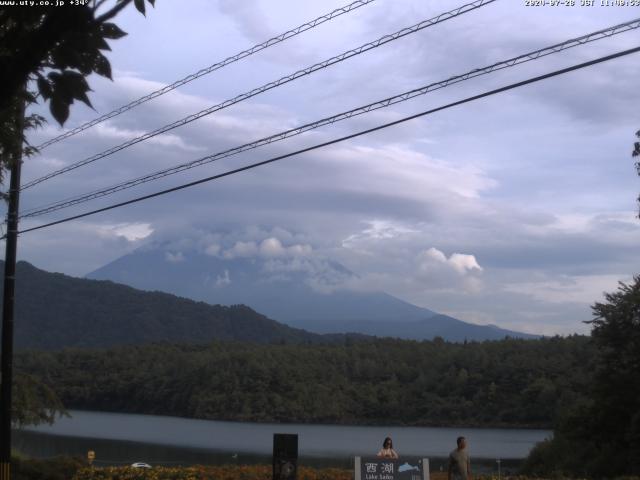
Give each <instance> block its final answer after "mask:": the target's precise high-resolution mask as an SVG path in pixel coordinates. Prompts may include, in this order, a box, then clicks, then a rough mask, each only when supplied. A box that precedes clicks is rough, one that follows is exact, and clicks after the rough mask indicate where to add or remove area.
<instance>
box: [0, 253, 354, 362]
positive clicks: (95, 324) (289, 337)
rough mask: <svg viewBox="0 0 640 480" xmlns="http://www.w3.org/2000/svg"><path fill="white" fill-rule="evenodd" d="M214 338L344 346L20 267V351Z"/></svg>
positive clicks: (240, 313) (158, 296) (271, 324)
mask: <svg viewBox="0 0 640 480" xmlns="http://www.w3.org/2000/svg"><path fill="white" fill-rule="evenodd" d="M3 265H4V262H1V261H0V266H3ZM1 283H2V280H1V279H0V285H1ZM214 339H217V340H237V341H252V342H260V343H270V342H287V343H319V342H328V341H335V340H340V341H343V340H344V338H339V336H336V337H323V336H320V335H316V334H313V333H309V332H305V331H303V330H299V329H295V328H291V327H289V326H287V325H283V324H281V323H278V322H276V321H273V320H270V319H268V318H267V317H265V316H264V315H261V314H259V313H257V312H255V311H253V310H251V309H250V308H248V307H246V306H243V305H234V306H230V307H225V306H220V305H208V304H206V303H203V302H195V301H193V300H189V299H186V298H180V297H176V296H174V295H171V294H168V293H161V292H141V291H139V290H135V289H134V288H131V287H128V286H125V285H118V284H115V283H113V282H110V281H97V280H87V279H81V278H73V277H69V276H67V275H62V274H59V273H49V272H45V271H43V270H39V269H37V268H36V267H34V266H33V265H31V264H29V263H27V262H18V265H17V279H16V322H15V345H16V347H17V348H36V349H57V348H62V347H108V346H113V345H125V344H142V343H149V342H163V341H167V342H196V343H203V342H209V341H211V340H214Z"/></svg>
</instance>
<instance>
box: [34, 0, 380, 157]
mask: <svg viewBox="0 0 640 480" xmlns="http://www.w3.org/2000/svg"><path fill="white" fill-rule="evenodd" d="M372 2H375V0H357V1H355V2H353V3H350V4H349V5H345V6H344V7H340V8H336V9H335V10H333V11H331V12H329V13H326V14H324V15H321V16H319V17H318V18H315V19H313V20H311V21H309V22H306V23H303V24H302V25H300V26H298V27H296V28H293V29H291V30H288V31H286V32H284V33H281V34H280V35H278V36H275V37H273V38H270V39H269V40H267V41H266V42H262V43H259V44H258V45H254V46H253V47H251V48H249V49H247V50H243V51H242V52H240V53H236V54H235V55H232V56H230V57H227V58H225V59H224V60H222V61H220V62H217V63H214V64H213V65H209V66H208V67H206V68H203V69H202V70H198V71H197V72H195V73H192V74H191V75H187V76H186V77H184V78H182V79H180V80H177V81H175V82H173V83H172V84H170V85H166V86H164V87H162V88H160V89H158V90H156V91H154V92H151V93H149V94H148V95H145V96H144V97H140V98H138V99H137V100H134V101H133V102H130V103H128V104H126V105H123V106H121V107H119V108H116V109H115V110H113V111H111V112H109V113H106V114H104V115H102V116H100V117H97V118H95V119H93V120H91V121H89V122H87V123H84V124H82V125H80V126H78V127H75V128H73V129H71V130H69V131H67V132H64V133H63V134H61V135H58V136H57V137H54V138H52V139H50V140H47V141H46V142H44V143H42V144H41V145H38V146H37V148H38V150H42V149H44V148H46V147H48V146H49V145H53V144H54V143H57V142H59V141H61V140H64V139H66V138H69V137H71V136H73V135H76V134H78V133H80V132H82V131H84V130H87V129H88V128H91V127H93V126H94V125H97V124H99V123H102V122H104V121H105V120H109V119H110V118H113V117H116V116H118V115H120V114H122V113H124V112H126V111H128V110H131V109H132V108H135V107H137V106H138V105H142V104H143V103H146V102H148V101H149V100H153V99H154V98H157V97H159V96H161V95H164V94H165V93H168V92H170V91H172V90H175V89H176V88H178V87H181V86H182V85H185V84H187V83H189V82H192V81H193V80H195V79H197V78H200V77H202V76H204V75H208V74H209V73H212V72H215V71H216V70H219V69H221V68H223V67H226V66H227V65H230V64H232V63H235V62H237V61H239V60H242V59H243V58H246V57H249V56H251V55H253V54H254V53H258V52H260V51H262V50H264V49H266V48H269V47H272V46H273V45H277V44H278V43H282V42H284V41H285V40H288V39H289V38H292V37H295V36H296V35H299V34H301V33H303V32H306V31H307V30H311V29H312V28H315V27H317V26H318V25H322V24H323V23H325V22H328V21H329V20H333V19H334V18H336V17H339V16H341V15H344V14H345V13H349V12H352V11H353V10H356V9H358V8H360V7H362V6H364V5H368V4H369V3H372Z"/></svg>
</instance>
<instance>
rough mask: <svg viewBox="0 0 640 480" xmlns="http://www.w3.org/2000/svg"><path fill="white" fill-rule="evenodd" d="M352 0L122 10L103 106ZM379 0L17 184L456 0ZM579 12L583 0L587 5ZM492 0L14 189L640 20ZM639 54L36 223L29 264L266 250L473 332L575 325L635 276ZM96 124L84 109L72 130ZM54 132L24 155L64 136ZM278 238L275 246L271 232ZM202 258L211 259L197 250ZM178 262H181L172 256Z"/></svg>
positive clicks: (144, 165) (148, 166) (475, 83)
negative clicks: (174, 243) (155, 246)
mask: <svg viewBox="0 0 640 480" xmlns="http://www.w3.org/2000/svg"><path fill="white" fill-rule="evenodd" d="M346 3H347V2H346V1H344V0H342V1H338V0H323V1H319V0H315V1H305V2H299V1H293V0H242V1H238V0H188V1H180V2H177V1H170V0H158V1H157V5H156V8H155V9H154V10H151V11H149V12H148V14H147V17H146V18H144V17H143V16H141V15H140V14H138V13H137V12H136V11H135V10H133V9H130V11H128V12H125V13H124V14H123V15H122V16H121V17H119V19H118V23H119V24H120V25H121V26H122V28H123V29H124V30H125V31H127V32H129V36H127V37H125V38H123V39H121V40H118V41H114V42H112V48H113V51H112V52H111V53H110V55H109V58H110V60H111V64H112V67H113V69H114V82H109V81H107V80H104V79H100V78H91V79H90V83H91V85H92V87H93V90H94V92H93V93H92V95H91V99H92V101H93V104H94V107H95V109H96V111H97V112H98V113H100V114H102V113H106V112H108V111H110V110H112V109H113V108H116V107H118V106H120V105H122V104H124V103H127V102H129V101H132V100H134V99H136V98H138V97H140V96H142V95H145V94H147V93H149V92H151V91H153V90H156V89H158V88H160V87H162V86H164V85H166V84H169V83H171V82H173V81H175V80H177V79H179V78H182V77H184V76H186V75H188V74H190V73H192V72H195V71H197V70H199V69H201V68H203V67H205V66H208V65H210V64H213V63H216V62H217V61H219V60H222V59H224V58H226V57H227V56H230V55H233V54H235V53H237V52H239V51H241V50H243V49H246V48H248V47H251V46H252V45H254V44H256V43H259V42H262V41H264V40H266V39H268V38H270V37H272V36H274V35H277V34H279V33H281V32H284V31H286V30H288V29H289V28H292V27H295V26H297V25H299V24H302V23H304V22H305V21H307V20H310V19H312V18H315V17H317V16H319V15H321V14H324V13H327V12H329V11H331V10H332V9H334V8H337V7H339V6H342V5H345V4H346ZM462 3H463V2H456V1H452V0H435V1H428V2H427V1H424V0H376V1H375V2H373V3H371V4H370V5H367V6H365V7H362V8H360V9H358V10H355V11H354V12H352V13H350V14H348V15H344V16H341V17H339V18H337V19H335V20H334V21H332V22H329V23H326V24H324V25H321V26H319V27H317V28H316V29H314V30H312V31H309V32H306V33H304V34H302V35H300V36H297V37H295V38H293V39H290V40H288V41H286V42H284V43H282V44H280V45H277V46H274V47H272V48H269V49H268V50H266V51H263V52H261V53H258V54H256V55H254V56H252V57H250V58H248V59H245V60H242V61H241V62H237V63H235V64H233V65H231V66H229V67H227V68H224V69H222V70H220V71H218V72H215V73H213V74H211V75H207V76H204V77H202V78H200V79H198V80H196V81H194V82H191V83H190V84H188V85H186V86H184V87H182V88H180V89H179V90H177V91H174V92H172V93H170V94H167V95H164V96H162V97H160V98H158V99H155V100H153V101H152V102H149V103H148V104H145V105H144V106H142V107H139V108H137V109H135V110H132V111H130V112H128V113H126V114H124V115H121V116H119V117H117V118H114V119H112V120H110V121H108V122H106V123H103V124H101V125H100V126H97V127H94V128H93V129H91V130H88V131H86V132H84V133H82V134H80V135H77V136H75V137H73V138H71V139H68V140H66V141H64V142H60V143H58V144H56V145H54V146H51V147H49V148H47V149H45V150H43V152H42V154H41V155H40V156H38V157H36V158H33V159H30V160H29V161H28V162H27V163H26V164H25V166H24V170H23V183H24V182H25V181H28V180H30V179H34V178H36V177H39V176H41V175H43V174H45V173H48V172H50V171H52V170H55V169H57V168H60V167H62V166H64V165H67V164H69V163H72V162H75V161H78V160H81V159H83V158H86V157H88V156H90V155H92V154H94V153H98V152H101V151H103V150H105V149H107V148H109V147H111V146H113V145H117V144H119V143H122V142H124V141H126V140H128V139H130V138H132V137H134V136H136V135H140V134H142V133H144V132H147V131H150V130H153V129H156V128H158V127H160V126H162V125H164V124H167V123H171V122H173V121H175V120H177V119H179V118H182V117H184V116H186V115H189V114H192V113H195V112H197V111H200V110H202V109H204V108H207V107H209V106H211V105H215V104H217V103H220V102H222V101H224V100H226V99H229V98H232V97H234V96H236V95H238V94H241V93H244V92H247V91H249V90H251V89H253V88H255V87H259V86H261V85H263V84H265V83H268V82H270V81H272V80H275V79H278V78H280V77H282V76H284V75H287V74H290V73H293V72H295V71H296V70H299V69H301V68H304V67H307V66H310V65H312V64H314V63H316V62H320V61H322V60H324V59H326V58H329V57H332V56H334V55H337V54H340V53H342V52H343V51H346V50H349V49H351V48H354V47H357V46H360V45H362V44H364V43H366V42H369V41H372V40H375V39H377V38H379V37H381V36H383V35H385V34H389V33H393V32H395V31H397V30H399V29H401V28H403V27H407V26H411V25H413V24H416V23H417V22H419V21H421V20H424V19H428V18H431V17H433V16H435V15H437V14H439V13H442V12H445V11H448V10H450V9H453V8H455V7H457V6H459V5H461V4H462ZM577 3H578V4H580V1H579V0H578V1H577ZM595 3H596V5H594V6H592V7H581V6H579V5H577V6H575V7H567V6H561V7H552V6H545V7H529V6H526V5H525V1H524V0H499V1H496V2H494V3H492V4H489V5H487V6H485V7H482V8H480V9H478V10H476V11H473V12H470V13H467V14H465V15H462V16H460V17H458V18H455V19H451V20H448V21H446V22H444V23H442V24H439V25H435V26H432V27H430V28H427V29H424V30H422V31H420V32H418V33H415V34H412V35H409V36H407V37H405V38H402V39H399V40H397V41H394V42H391V43H389V44H387V45H384V46H381V47H380V48H377V49H374V50H372V51H370V52H367V53H364V54H362V55H359V56H357V57H355V58H352V59H349V60H347V61H345V62H342V63H340V64H337V65H334V66H332V67H329V68H327V69H324V70H322V71H320V72H317V73H314V74H313V75H310V76H306V77H303V78H300V79H298V80H296V81H295V82H291V83H289V84H287V85H284V86H282V87H280V88H277V89H274V90H271V91H269V92H267V93H264V94H262V95H259V96H256V97H254V98H252V99H250V100H248V101H244V102H241V103H239V104H237V105H234V106H232V107H229V108H227V109H224V110H222V111H220V112H217V113H215V114H213V115H210V116H207V117H205V118H203V119H201V120H199V121H197V122H194V123H191V124H190V125H188V126H185V127H181V128H179V129H176V130H173V131H172V132H170V133H167V134H164V135H162V136H160V137H157V138H156V139H154V140H152V141H148V142H144V143H141V144H138V145H136V146H134V147H131V148H129V149H126V150H124V151H121V152H119V153H117V154H115V155H113V156H111V157H108V158H105V159H103V160H101V161H99V162H96V163H95V164H93V165H91V166H87V167H84V168H81V169H78V170H76V171H74V172H71V173H69V174H66V175H62V176H60V177H57V178H55V179H53V180H51V181H48V182H46V183H43V184H41V185H38V186H37V187H34V188H32V189H30V190H26V191H25V192H24V193H23V197H22V205H21V206H22V208H23V209H26V208H31V207H37V206H40V205H43V204H47V203H50V202H53V201H56V200H60V199H62V198H66V197H69V196H73V195H76V194H80V193H84V192H87V191H91V190H93V189H96V188H100V187H103V186H109V185H111V184H114V183H118V182H120V181H123V180H126V179H129V178H132V177H135V176H139V175H143V174H145V173H149V172H152V171H155V170H158V169H161V168H165V167H168V166H171V165H174V164H178V163H182V162H185V161H189V160H193V159H196V158H199V157H202V156H205V155H208V154H212V153H215V152H219V151H221V150H224V149H226V148H230V147H233V146H236V145H240V144H243V143H246V142H249V141H252V140H255V139H258V138H261V137H264V136H267V135H271V134H274V133H277V132H280V131H282V130H285V129H287V128H291V127H295V126H297V125H301V124H303V123H307V122H310V121H313V120H316V119H319V118H322V117H326V116H329V115H333V114H335V113H339V112H342V111H344V110H348V109H351V108H355V107H358V106H360V105H364V104H367V103H370V102H373V101H376V100H379V99H382V98H385V97H388V96H391V95H394V94H398V93H402V92H404V91H407V90H410V89H413V88H417V87H421V86H424V85H427V84H429V83H432V82H435V81H438V80H444V79H446V78H448V77H451V76H453V75H456V74H461V73H465V72H467V71H469V70H472V69H474V68H478V67H483V66H486V65H489V64H492V63H495V62H498V61H501V60H505V59H507V58H509V57H512V56H516V55H519V54H522V53H526V52H528V51H531V50H535V49H538V48H542V47H545V46H549V45H552V44H554V43H558V42H562V41H564V40H567V39H569V38H573V37H577V36H580V35H583V34H586V33H589V32H592V31H595V30H599V29H602V28H606V27H608V26H612V25H615V24H617V23H621V22H625V21H628V20H631V19H633V18H636V17H640V8H633V7H616V6H608V7H607V6H602V5H601V2H600V0H596V2H595ZM638 33H639V32H638V31H632V32H628V33H624V34H620V35H617V36H614V37H612V38H608V39H606V40H603V41H599V42H596V43H593V44H589V45H585V46H580V47H577V48H573V49H570V50H567V51H565V52H562V53H559V54H556V55H552V56H549V57H545V58H543V59H540V60H537V61H535V62H529V63H527V64H524V65H520V66H517V67H514V68H509V69H506V70H502V71H500V72H496V73H495V74H491V75H487V76H484V77H480V78H477V79H473V80H470V81H466V82H462V83H460V84H457V85H454V86H451V87H448V88H446V89H442V90H439V91H436V92H432V93H429V94H428V95H426V96H422V97H418V98H416V99H414V100H412V101H409V102H405V103H403V104H399V105H395V106H392V107H389V108H386V109H383V110H379V111H377V112H374V113H370V114H367V115H363V116H360V117H358V118H355V119H352V120H349V121H345V122H340V123H337V124H334V125H332V126H330V127H323V128H321V129H319V130H316V131H314V132H309V133H306V134H304V135H301V136H298V137H295V138H292V139H289V140H286V141H284V142H278V143H277V144H273V145H271V146H269V147H267V148H260V149H258V150H254V151H252V152H249V153H245V154H242V155H238V156H234V157H230V158H227V159H224V160H222V161H219V162H216V163H214V164H210V165H207V166H203V167H199V168H196V169H193V170H190V171H188V172H184V173H181V174H178V175H175V176H171V177H168V178H165V179H163V180H160V181H157V182H152V183H150V184H147V185H145V186H142V187H138V188H135V189H132V190H128V191H126V192H121V193H119V194H117V195H113V196H110V197H107V198H104V199H101V200H99V201H95V202H91V203H87V204H84V205H82V206H77V207H74V208H70V209H67V210H62V211H59V212H56V213H54V214H50V215H48V216H44V217H39V218H37V219H29V220H25V221H23V222H22V227H23V228H26V227H30V226H35V225H39V224H42V223H44V222H46V221H52V220H56V219H59V218H63V217H65V216H68V215H71V214H76V213H81V212H83V211H85V210H87V209H89V208H97V207H100V206H105V205H108V204H110V203H113V202H115V201H121V200H125V199H128V198H131V197H133V196H137V195H141V194H145V193H150V192H153V191H156V190H159V189H162V188H167V187H170V186H173V185H177V184H179V183H183V182H186V181H190V180H194V179H197V178H200V177H204V176H209V175H213V174H216V173H220V172H223V171H225V170H228V169H231V168H236V167H237V166H242V165H246V164H248V163H251V162H254V161H259V160H263V159H266V158H269V157H272V156H274V155H278V154H282V153H285V152H289V151H292V150H296V149H300V148H304V147H307V146H311V145H314V144H317V143H321V142H324V141H327V140H330V139H332V138H336V137H339V136H342V135H347V134H350V133H354V132H357V131H360V130H363V129H365V128H369V127H372V126H375V125H378V124H381V123H385V122H389V121H391V120H395V119H399V118H401V117H404V116H407V115H411V114H414V113H417V112H421V111H423V110H427V109H430V108H434V107H437V106H440V105H444V104H446V103H449V102H451V101H455V100H458V99H461V98H464V97H467V96H470V95H475V94H478V93H481V92H484V91H486V90H489V89H492V88H496V87H499V86H502V85H506V84H508V83H512V82H515V81H519V80H523V79H526V78H529V77H531V76H535V75H539V74H542V73H546V72H548V71H551V70H553V69H558V68H563V67H566V66H570V65H573V64H575V63H579V62H584V61H587V60H589V59H593V58H596V57H599V56H602V55H606V54H609V53H614V52H617V51H619V50H623V49H626V48H631V47H635V46H637V45H638V43H639V41H638V40H639V38H640V37H639V34H638ZM638 61H639V57H638V54H636V55H635V56H634V55H631V56H628V57H625V58H622V59H618V60H614V61H611V62H608V63H606V64H601V65H597V66H594V67H590V68H588V69H585V70H581V71H578V72H573V73H569V74H567V75H563V76H561V77H556V78H554V79H551V80H547V81H545V82H542V83H538V84H535V85H530V86H526V87H523V88H520V89H517V90H514V91H511V92H507V93H502V94H500V95H496V96H493V97H489V98H486V99H483V100H480V101H477V102H473V103H470V104H467V105H463V106H459V107H455V108H451V109H448V110H445V111H442V112H439V113H436V114H433V115H429V116H427V117H423V118H421V119H417V120H413V121H411V122H408V123H405V124H402V125H399V126H396V127H393V128H389V129H385V130H383V131H380V132H377V133H374V134H371V135H367V136H363V137H359V138H356V139H353V140H350V141H347V142H343V143H339V144H336V145H333V146H330V147H327V148H323V149H319V150H315V151H313V152H309V153H306V154H303V155H299V156H296V157H293V158H289V159H287V160H284V161H282V162H279V163H276V164H272V165H269V166H265V167H261V168H258V169H255V170H251V171H248V172H244V173H241V174H238V175H234V176H232V177H228V178H224V179H222V180H220V181H216V182H213V183H209V184H205V185H200V186H197V187H194V188H191V189H188V190H183V191H180V192H176V193H173V194H170V195H166V196H163V197H160V198H156V199H153V200H149V201H146V202H142V203H139V204H136V205H133V206H130V207H126V208H121V209H117V210H113V211H110V212H107V213H102V214H99V215H95V216H92V217H87V218H85V219H82V220H78V221H74V222H69V223H65V224H62V225H59V226H56V227H52V228H47V229H43V230H38V231H35V232H32V233H26V234H24V235H23V236H21V238H20V244H19V257H20V258H21V259H24V260H28V261H30V262H32V263H34V264H35V265H36V266H38V267H40V268H43V269H46V270H51V271H59V272H64V273H67V274H71V275H78V276H80V275H84V274H86V273H88V272H90V271H92V270H94V269H96V268H98V267H100V266H102V265H104V264H105V263H108V262H110V261H112V260H114V259H116V258H118V257H119V256H122V255H123V254H125V253H128V252H130V251H132V250H134V249H136V248H138V247H140V246H142V245H145V244H148V243H150V242H154V241H159V240H166V239H171V240H181V239H189V238H191V239H194V238H196V239H198V238H208V236H210V235H214V236H215V235H216V234H217V233H216V232H220V231H224V232H226V233H225V235H226V236H227V237H228V236H232V237H233V239H234V241H235V242H251V241H253V242H256V244H259V243H260V242H261V241H264V240H265V239H274V238H275V239H277V240H278V241H279V242H280V243H281V245H282V246H283V248H287V247H290V246H296V245H298V246H300V245H302V246H304V248H305V249H306V250H305V251H306V253H307V254H309V255H314V256H317V257H322V258H331V259H333V260H336V261H339V262H341V263H342V264H344V265H345V266H346V267H347V268H349V269H350V270H352V271H354V272H356V273H357V274H358V275H359V279H360V285H359V286H358V288H367V289H374V290H384V291H387V292H389V293H391V294H394V295H396V296H398V297H400V298H402V299H404V300H407V301H410V302H412V303H414V304H416V305H420V306H424V307H428V308H430V309H433V310H436V311H440V312H443V313H447V314H450V315H453V316H455V317H458V318H461V319H463V320H467V321H471V322H476V323H494V324H497V325H499V326H502V327H506V328H512V329H517V330H522V331H527V332H535V333H544V334H556V333H558V334H568V333H572V332H587V331H588V326H586V325H585V324H583V323H582V322H583V321H584V320H588V319H589V318H590V317H591V314H590V308H589V305H590V304H592V303H593V302H594V301H598V300H601V299H602V292H604V291H611V290H614V289H615V288H616V285H617V282H618V281H620V280H622V281H628V280H630V279H631V276H632V275H633V274H634V273H635V274H637V273H640V272H639V271H638V264H639V262H638V261H637V258H638V256H637V249H638V241H639V240H640V221H639V220H638V219H637V218H636V217H635V215H636V212H637V205H636V197H637V194H638V191H639V190H640V182H639V181H638V180H639V179H638V177H637V176H636V174H635V170H634V166H633V160H632V158H631V156H630V152H631V149H632V144H633V140H634V132H635V131H636V130H638V129H639V128H640V117H639V115H638V104H639V103H638V101H639V100H640V98H639V97H640V92H639V91H638V88H637V74H638V72H639V68H638V67H637V65H638ZM94 116H96V112H94V111H92V110H90V109H88V108H86V107H84V106H82V105H78V106H74V107H73V109H72V114H71V118H70V120H69V121H68V123H67V124H66V125H65V128H71V127H74V126H77V125H79V124H81V123H83V122H85V121H87V120H90V119H91V118H93V117H94ZM61 131H62V130H61V129H60V128H59V126H58V125H56V124H55V123H54V122H53V121H51V122H50V123H49V125H48V126H47V127H46V128H44V129H43V130H41V131H39V132H37V133H35V134H33V135H32V141H33V142H35V143H36V144H37V143H39V142H41V141H44V140H46V139H48V138H50V137H52V136H55V135H57V134H59V133H61ZM270 241H272V240H270ZM203 248H206V246H205V247H203ZM172 254H173V255H175V254H176V252H173V253H172Z"/></svg>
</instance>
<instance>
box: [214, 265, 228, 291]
mask: <svg viewBox="0 0 640 480" xmlns="http://www.w3.org/2000/svg"><path fill="white" fill-rule="evenodd" d="M229 284H231V277H230V276H229V270H227V269H226V268H225V270H224V274H223V275H217V276H216V287H224V286H226V285H229Z"/></svg>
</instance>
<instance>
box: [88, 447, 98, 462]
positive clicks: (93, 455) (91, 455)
mask: <svg viewBox="0 0 640 480" xmlns="http://www.w3.org/2000/svg"><path fill="white" fill-rule="evenodd" d="M95 458H96V452H94V451H93V450H89V451H88V452H87V460H89V463H93V461H94V460H95Z"/></svg>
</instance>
